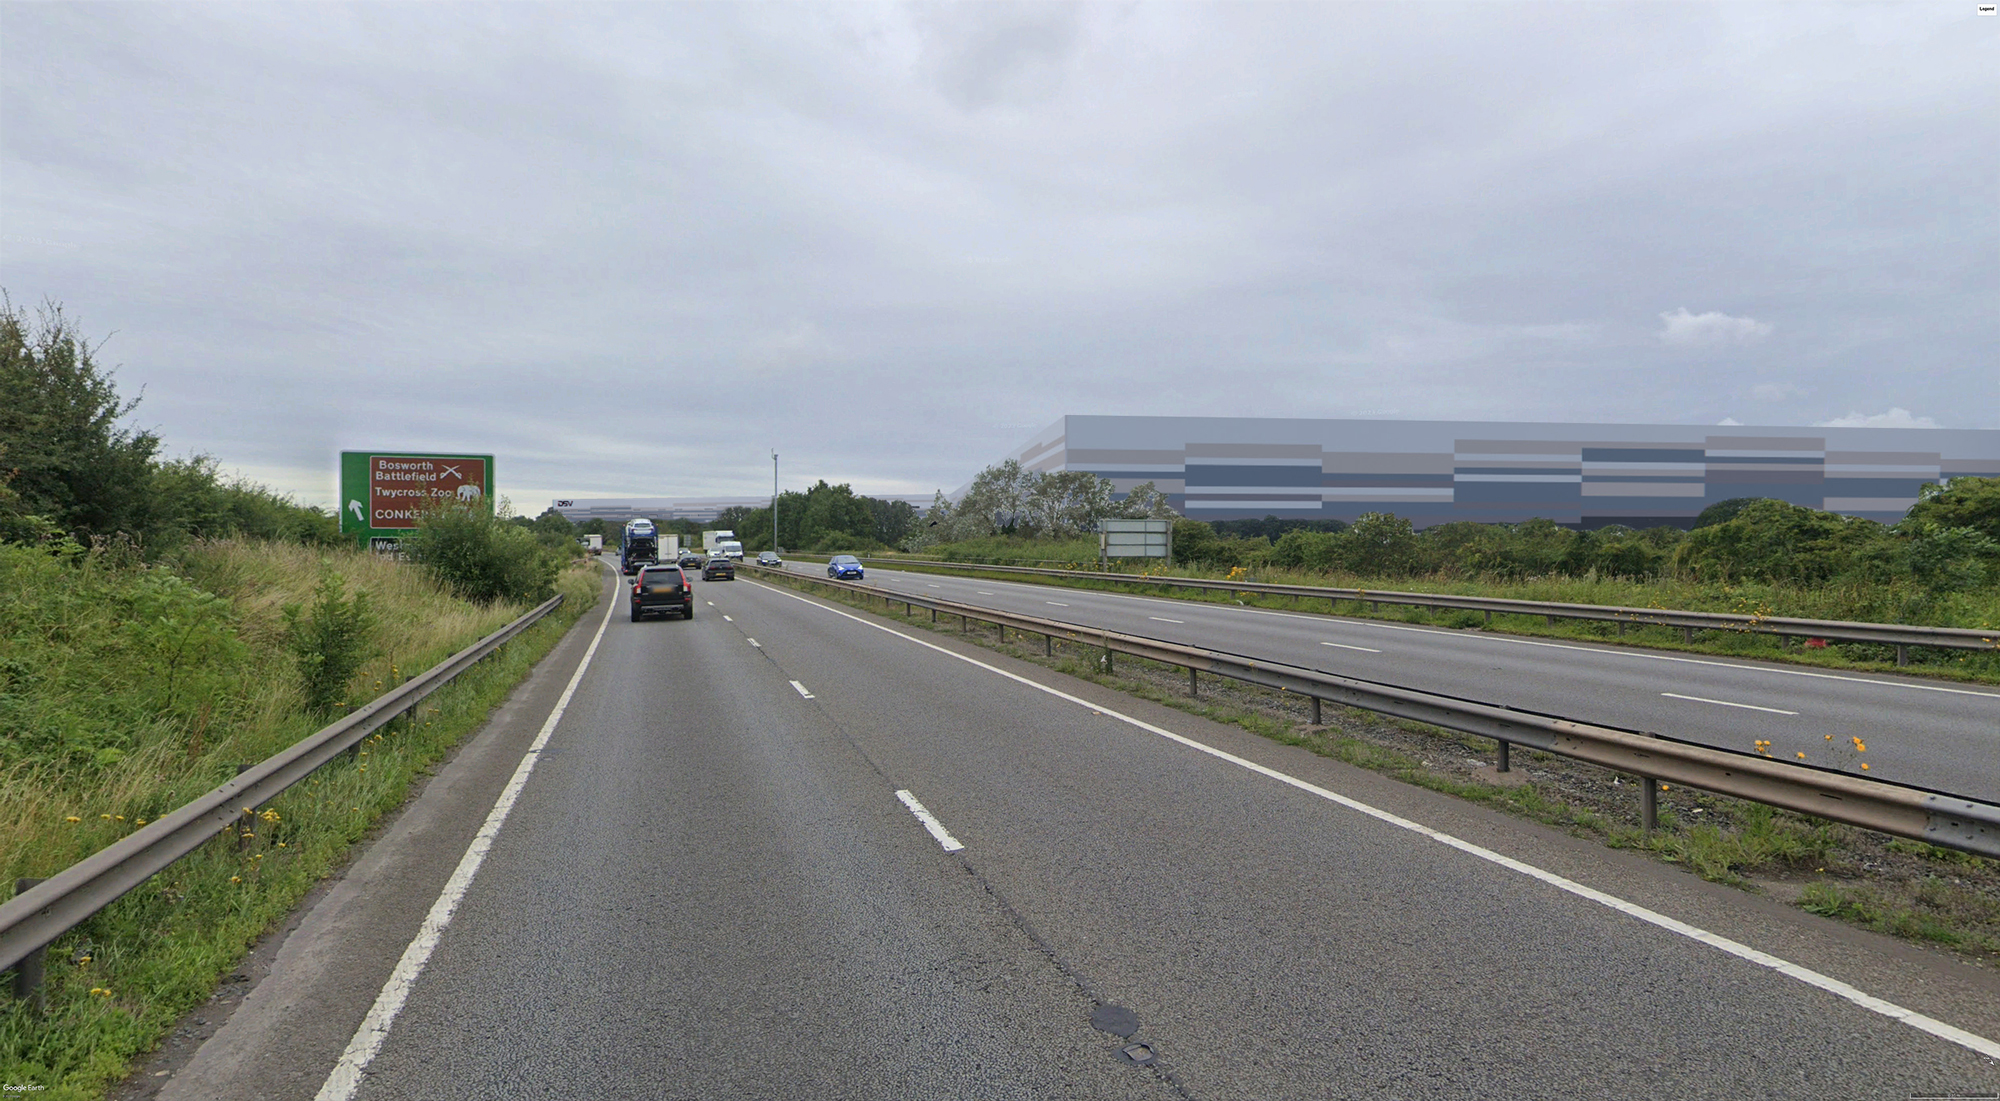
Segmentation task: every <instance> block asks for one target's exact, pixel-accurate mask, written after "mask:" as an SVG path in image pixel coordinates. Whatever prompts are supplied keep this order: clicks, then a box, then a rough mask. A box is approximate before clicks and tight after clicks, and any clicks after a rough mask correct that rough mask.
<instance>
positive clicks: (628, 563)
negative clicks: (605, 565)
mask: <svg viewBox="0 0 2000 1101" xmlns="http://www.w3.org/2000/svg"><path fill="white" fill-rule="evenodd" d="M659 560H660V532H659V529H658V528H655V527H654V526H653V522H652V521H651V520H631V521H627V522H626V524H625V531H624V534H623V536H622V538H621V539H620V540H619V543H618V568H619V569H620V570H623V571H624V572H625V573H626V574H627V575H628V576H629V575H631V574H635V573H638V572H639V569H640V568H641V567H643V566H650V565H652V564H653V563H655V562H658V561H659Z"/></svg>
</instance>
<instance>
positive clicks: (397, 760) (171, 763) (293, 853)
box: [0, 544, 601, 1101]
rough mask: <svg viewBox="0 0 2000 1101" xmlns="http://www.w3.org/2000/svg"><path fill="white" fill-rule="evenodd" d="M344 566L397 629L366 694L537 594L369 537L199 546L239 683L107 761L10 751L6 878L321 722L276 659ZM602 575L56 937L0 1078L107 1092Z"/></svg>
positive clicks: (494, 694)
mask: <svg viewBox="0 0 2000 1101" xmlns="http://www.w3.org/2000/svg"><path fill="white" fill-rule="evenodd" d="M293 559H297V560H296V561H294V560H293ZM329 567H331V568H335V569H337V570H338V571H339V572H341V573H342V574H343V575H344V576H346V577H347V578H348V579H349V580H350V581H354V582H357V583H359V584H361V585H363V586H364V587H367V588H368V589H369V591H370V594H371V597H372V598H373V600H374V604H375V607H376V608H377V609H378V610H379V611H380V613H381V616H382V631H381V637H383V638H386V639H394V640H395V647H394V651H395V652H394V653H391V652H388V651H386V650H385V651H384V652H382V653H380V654H378V655H377V656H376V658H375V659H374V660H373V661H372V662H371V663H370V664H368V665H367V666H364V668H363V670H362V673H361V674H360V675H359V676H358V677H357V678H356V686H357V691H358V692H359V694H361V695H363V696H372V695H374V694H375V692H376V691H377V690H379V689H381V688H383V687H386V686H387V685H389V684H390V683H393V682H394V681H395V680H396V679H397V678H399V677H402V676H407V675H408V674H409V673H412V672H416V671H419V670H421V669H422V668H426V667H428V666H429V665H431V664H435V663H436V662H437V661H439V660H442V659H443V658H444V657H446V656H448V655H449V654H450V653H452V652H455V651H456V650H458V649H461V648H463V647H464V646H465V645H468V644H470V643H471V642H473V641H476V640H477V639H478V638H479V637H480V636H481V635H483V634H485V633H487V632H489V631H491V630H493V629H494V628H496V627H498V626H500V625H503V624H505V623H506V622H508V621H509V620H511V619H513V618H514V617H515V616H518V615H519V614H520V613H521V612H522V611H525V610H526V609H525V608H517V607H512V606H507V605H496V606H481V605H473V604H467V603H465V602H463V601H457V600H454V599H453V598H451V597H449V596H447V595H445V594H443V593H441V592H440V591H438V590H437V588H436V586H435V585H433V584H431V583H430V582H428V581H426V580H425V579H423V577H422V576H421V575H420V574H419V573H418V572H417V571H416V570H414V569H410V568H407V567H402V566H398V565H397V564H395V563H393V562H389V561H386V560H381V559H375V558H373V557H372V556H369V555H366V554H354V555H345V554H342V553H340V552H331V553H330V555H329V553H328V552H320V551H309V550H304V549H301V548H296V547H293V548H285V547H279V546H269V545H261V544H260V545H256V546H210V547H207V548H204V549H202V550H201V551H200V552H199V553H197V554H196V555H195V556H194V557H193V558H191V559H190V560H188V561H186V562H183V563H181V565H180V571H181V576H183V577H184V578H185V579H188V580H191V581H192V582H193V583H194V584H197V585H201V586H203V587H205V588H206V589H207V590H208V591H210V592H212V593H215V594H217V595H219V596H220V597H221V598H223V599H226V600H228V601H229V602H230V612H229V619H230V622H231V626H232V629H233V631H234V633H235V634H236V635H238V636H240V638H241V640H242V641H243V642H244V643H245V646H244V647H243V650H242V652H241V653H239V654H237V655H236V660H237V663H238V665H240V666H241V667H240V668H237V669H235V670H234V671H233V672H231V673H230V674H229V675H228V678H227V680H228V683H226V684H223V683H218V685H217V687H219V688H232V689H233V690H234V698H233V700H227V701H223V702H225V703H227V704H228V706H227V707H226V708H217V709H210V710H209V711H206V712H204V711H202V710H200V709H198V708H197V709H195V710H194V711H192V712H191V713H190V714H189V715H187V716H181V717H176V718H174V720H173V721H163V722H162V723H160V724H157V726H156V727H155V728H154V729H152V730H151V731H149V734H150V736H149V737H148V738H146V739H142V740H141V741H140V742H139V743H138V744H136V745H134V746H133V747H132V748H131V750H130V752H127V753H124V754H123V755H122V756H120V757H119V758H118V759H117V760H116V761H115V762H114V763H112V764H111V765H109V766H108V767H107V768H106V769H104V770H99V771H92V770H89V769H83V770H77V769H74V768H65V767H64V766H61V765H58V764H51V763H49V762H48V761H42V762H36V761H32V760H27V761H15V762H10V763H9V767H8V768H7V770H6V772H5V773H4V775H0V829H4V830H5V831H6V832H5V834H4V840H5V844H6V863H7V868H8V871H7V874H8V876H9V877H12V876H19V875H38V876H46V875H49V874H51V873H52V872H54V871H56V870H58V869H60V868H62V867H64V866H67V865H68V864H70V863H73V862H74V861H75V860H77V859H80V858H81V857H82V856H84V855H87V854H88V853H90V852H94V851H96V850H97V849H99V848H102V847H103V846H104V845H106V844H108V843H110V842H111V841H112V840H115V839H116V838H118V837H121V836H123V835H125V834H126V833H129V832H130V831H131V830H133V829H136V828H138V826H140V825H141V824H143V823H144V822H146V821H149V820H151V819H152V818H154V817H156V816H158V815H159V814H162V813H164V812H166V811H167V810H169V809H171V808H173V807H176V806H179V805H181V804H182V803H184V802H186V800H187V799H188V798H191V797H192V796H194V795H197V794H200V793H202V792H205V791H207V790H209V789H211V788H212V787H214V786H215V785H216V784H217V783H220V782H221V781H222V780H224V779H227V778H228V777H229V776H230V775H233V774H234V772H235V766H236V764H237V763H239V762H243V763H248V762H254V761H258V760H262V759H264V758H265V757H268V756H270V755H271V754H273V753H275V752H277V751H278V750H280V749H282V748H284V747H285V746H288V745H290V744H292V743H293V742H295V741H297V740H298V738H300V737H302V736H304V735H305V734H307V733H310V732H311V731H313V730H316V729H318V727H319V725H320V723H321V721H322V720H317V719H312V718H309V717H307V716H304V715H302V714H299V713H297V708H296V695H297V686H296V683H295V682H294V679H293V678H289V677H286V676H283V675H279V674H281V673H282V671H283V669H282V661H281V658H282V649H281V648H277V653H276V655H275V656H274V654H273V650H274V643H275V640H276V639H277V637H278V636H277V635H276V634H275V633H274V632H276V631H277V630H278V627H277V623H278V620H279V616H280V611H279V609H280V608H281V606H282V605H283V604H284V603H286V602H288V601H289V600H295V599H296V596H292V595H289V594H291V593H292V592H293V591H294V590H296V589H297V587H298V585H299V580H298V579H299V578H303V579H304V583H305V584H306V585H307V586H310V584H311V583H312V582H313V581H315V580H316V578H317V576H318V571H319V570H320V569H324V568H329ZM600 582H601V577H600V576H599V574H598V572H597V570H596V568H595V567H585V568H579V569H574V570H570V571H567V572H565V574H564V575H563V576H562V578H561V579H560V581H559V583H558V591H560V592H562V593H563V594H564V595H565V596H566V597H567V599H566V600H565V602H564V603H563V605H562V606H561V607H560V608H558V609H557V610H556V611H555V612H554V613H552V614H550V615H549V616H547V617H546V618H544V619H543V620H542V621H541V622H540V623H538V624H536V625H535V626H534V627H532V628H530V629H529V630H527V631H526V632H524V633H523V634H521V635H520V636H518V637H517V638H515V639H514V640H512V641H510V642H509V643H508V644H507V645H506V646H504V647H502V648H501V649H500V650H499V651H498V652H497V653H496V654H494V655H493V656H492V657H490V658H488V659H487V660H485V661H482V662H480V663H479V664H478V665H476V666H474V667H473V668H472V669H470V670H468V671H466V672H465V673H463V674H461V675H460V676H459V677H458V678H457V679H456V680H454V681H453V682H452V684H451V685H449V686H447V687H446V688H444V689H441V690H440V691H439V692H437V693H436V694H434V695H432V696H431V697H430V699H429V700H427V701H425V703H424V705H423V708H422V711H421V713H420V715H419V717H418V718H416V719H415V720H413V721H408V722H402V721H399V722H398V723H396V724H394V725H393V726H392V727H389V728H385V729H384V730H382V731H380V732H378V733H377V734H376V735H375V736H374V737H372V738H370V739H369V740H368V742H367V743H366V744H365V745H364V746H363V748H362V750H361V752H360V754H359V755H358V756H356V757H354V758H352V759H350V758H347V757H344V756H343V757H341V758H339V759H337V760H336V761H335V762H333V763H330V764H328V765H327V766H325V767H323V768H322V769H320V771H319V773H318V774H316V775H315V776H314V777H312V778H311V779H309V780H307V781H305V782H304V783H302V784H300V785H298V786H295V787H294V788H292V790H290V791H289V792H287V793H286V794H285V795H283V796H281V797H279V798H278V799H277V800H275V801H274V802H272V803H271V804H270V805H269V807H268V808H267V809H266V810H265V812H264V814H263V815H262V818H261V820H260V821H259V822H258V824H257V826H256V828H255V829H253V830H248V831H244V832H245V833H246V834H248V835H249V836H245V837H243V838H241V839H237V838H232V837H229V836H227V835H225V836H223V837H219V838H217V839H216V840H214V841H211V842H209V843H208V844H206V845H204V846H203V847H202V848H200V849H199V850H197V851H196V852H194V853H192V854H190V855H189V856H187V857H186V858H184V859H182V860H181V861H179V862H178V863H176V864H175V865H174V866H173V867H171V868H169V869H168V870H167V871H165V872H162V873H161V874H160V875H158V876H155V877H154V878H153V879H152V880H151V881H149V882H148V883H146V884H145V885H144V886H142V887H140V888H139V889H137V890H135V891H133V892H132V893H130V894H128V895H126V896H125V897H124V898H122V899H120V900H118V901H117V902H115V903H113V904H112V905H111V906H109V907H107V908H106V909H105V910H103V911H102V912H100V913H99V914H97V915H96V916H95V917H93V918H91V919H90V920H89V921H86V922H84V923H83V924H82V925H80V926H78V927H77V928H76V929H74V930H72V931H71V932H69V933H68V934H66V935H64V936H63V937H61V938H59V939H58V940H57V941H56V942H55V943H54V944H52V945H51V946H50V947H49V949H48V956H47V971H46V986H45V998H46V1003H47V1008H46V1011H45V1012H42V1013H37V1012H35V1011H34V1009H33V1008H32V1007H31V1006H29V1005H27V1004H24V1003H18V1002H14V1001H12V1000H9V1001H7V1002H6V1003H5V1004H4V1008H0V1082H5V1083H9V1084H13V1085H34V1086H38V1087H42V1089H40V1090H38V1091H37V1096H40V1097H44V1098H50V1099H57V1098H60V1099H65V1101H88V1099H95V1098H98V1097H101V1096H102V1095H103V1093H104V1091H105V1089H106V1088H107V1087H108V1086H109V1085H110V1084H112V1083H114V1082H116V1081H117V1080H118V1079H119V1078H121V1077H122V1076H123V1075H124V1074H125V1072H126V1068H127V1066H128V1065H129V1064H130V1062H131V1061H132V1060H133V1059H134V1057H136V1056H138V1055H140V1054H142V1053H144V1052H146V1051H149V1050H151V1049H152V1047H153V1046H154V1045H155V1044H156V1043H157V1042H158V1041H159V1039H160V1038H161V1037H162V1036H163V1035H164V1034H165V1033H166V1031H167V1030H168V1029H170V1028H171V1027H172V1026H173V1025H174V1023H175V1022H176V1021H178V1020H179V1019H180V1017H181V1016H182V1015H183V1014H184V1013H186V1012H188V1011H189V1010H191V1009H193V1008H194V1007H196V1006H198V1005H200V1004H201V1003H202V1002H204V1001H205V1000H206V999H207V998H208V997H209V996H210V995H211V994H212V993H213V992H214V990H215V988H216V984H217V982H218V981H219V980H220V979H221V978H222V977H223V976H225V975H227V974H228V973H229V972H230V971H231V970H232V969H233V968H234V967H235V966H236V964H237V962H238V961H239V960H240V959H241V958H242V957H243V956H244V954H245V953H246V952H247V950H248V949H249V947H250V946H251V945H252V944H254V943H255V941H256V940H257V938H258V937H259V936H261V935H262V934H263V933H264V932H266V931H267V930H268V929H270V928H271V927H272V926H273V925H274V924H276V923H277V922H279V921H281V920H283V918H284V917H285V916H286V915H287V914H288V913H289V912H290V910H291V909H292V907H293V906H294V905H296V904H297V902H298V901H299V900H300V899H301V898H303V897H304V896H305V894H306V893H307V892H308V891H309V890H311V888H312V886H313V885H314V884H315V883H316V882H318V881H319V880H320V879H322V878H324V877H326V876H327V875H329V874H331V873H332V872H334V871H335V870H336V869H337V868H338V867H339V866H340V865H341V864H342V863H343V862H344V861H345V860H346V858H347V854H348V851H349V849H350V847H351V846H352V845H353V843H354V842H355V841H356V840H358V839H360V838H361V837H363V836H364V835H366V834H367V833H368V831H369V830H370V829H371V828H372V827H373V826H374V825H375V824H376V822H377V821H378V820H379V819H380V818H381V817H382V816H383V815H385V814H387V813H388V812H390V811H393V810H394V809H395V808H397V807H398V806H400V805H401V803H402V802H403V800H404V798H405V797H406V795H407V794H408V792H409V789H410V784H411V782H412V781H413V780H415V779H416V778H417V777H418V776H420V775H422V774H424V773H425V772H427V771H428V770H429V769H430V768H431V767H432V766H433V765H434V764H435V763H436V762H437V761H438V760H440V759H441V758H443V757H444V756H445V755H447V754H448V753H449V752H450V750H451V749H452V747H453V746H455V745H456V744H457V743H458V742H459V741H460V740H461V739H463V738H464V737H465V735H466V734H468V733H470V732H471V731H473V730H476V729H477V728H478V727H479V726H480V725H481V724H482V723H484V722H485V721H486V717H487V715H488V713H489V712H490V711H491V710H492V708H494V707H495V706H497V705H498V704H499V703H500V702H501V701H502V700H503V699H505V697H506V696H507V694H508V693H509V692H510V691H511V690H512V689H513V688H514V687H515V686H516V685H517V684H519V683H520V681H521V680H522V679H523V678H524V677H526V675H527V674H528V672H529V670H531V669H532V668H533V666H534V664H535V663H536V662H537V661H538V660H540V659H541V658H542V657H543V656H544V655H545V654H547V653H548V651H549V650H550V649H551V648H553V647H554V646H555V644H556V643H557V642H558V641H559V640H560V639H561V638H562V635H563V633H564V632H565V631H566V630H568V628H569V627H570V625H571V624H573V623H574V622H575V621H576V619H577V618H578V617H579V616H581V615H583V614H584V613H585V612H586V611H587V610H588V609H589V608H590V607H591V606H593V605H594V604H595V603H596V602H597V595H598V589H599V585H600ZM92 626H93V625H92V624H85V627H86V628H90V627H92ZM112 626H115V624H112ZM225 710H226V711H227V712H228V713H227V714H226V715H221V714H220V711H225ZM204 716H206V718H204ZM225 720H226V721H225Z"/></svg>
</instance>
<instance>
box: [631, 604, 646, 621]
mask: <svg viewBox="0 0 2000 1101" xmlns="http://www.w3.org/2000/svg"><path fill="white" fill-rule="evenodd" d="M643 618H645V616H644V615H643V614H642V613H641V612H640V611H639V609H637V608H634V609H632V622H634V623H637V622H639V621H640V620H641V619H643Z"/></svg>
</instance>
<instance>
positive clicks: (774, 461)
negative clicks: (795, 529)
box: [771, 451, 784, 554]
mask: <svg viewBox="0 0 2000 1101" xmlns="http://www.w3.org/2000/svg"><path fill="white" fill-rule="evenodd" d="M771 553H772V554H783V553H784V552H783V551H781V550H779V549H778V453H777V452H776V451H772V452H771Z"/></svg>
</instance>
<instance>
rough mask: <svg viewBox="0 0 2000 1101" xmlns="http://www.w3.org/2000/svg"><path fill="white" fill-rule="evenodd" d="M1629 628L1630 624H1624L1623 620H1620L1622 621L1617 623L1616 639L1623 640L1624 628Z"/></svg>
mask: <svg viewBox="0 0 2000 1101" xmlns="http://www.w3.org/2000/svg"><path fill="white" fill-rule="evenodd" d="M1629 626H1631V624H1629V623H1626V622H1625V621H1624V620H1622V619H1621V620H1619V621H1618V637H1619V638H1624V637H1625V628H1627V627H1629Z"/></svg>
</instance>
